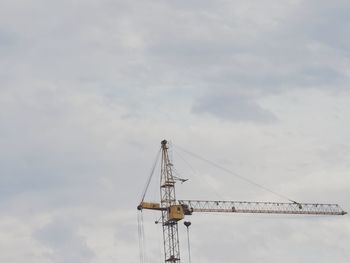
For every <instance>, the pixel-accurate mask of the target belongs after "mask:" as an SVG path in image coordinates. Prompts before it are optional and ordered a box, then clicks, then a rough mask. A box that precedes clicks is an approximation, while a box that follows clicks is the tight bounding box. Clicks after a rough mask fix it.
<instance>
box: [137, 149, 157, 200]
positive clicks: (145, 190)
mask: <svg viewBox="0 0 350 263" xmlns="http://www.w3.org/2000/svg"><path fill="white" fill-rule="evenodd" d="M160 151H161V150H160V149H159V151H158V153H157V156H156V159H155V161H154V164H153V167H152V170H151V173H150V175H149V177H148V179H147V182H146V185H145V188H144V190H143V193H142V197H141V201H140V203H141V202H143V200H144V199H145V196H146V193H147V190H148V187H149V185H150V183H151V181H152V177H153V174H154V170H155V169H156V166H157V163H158V160H159V155H160Z"/></svg>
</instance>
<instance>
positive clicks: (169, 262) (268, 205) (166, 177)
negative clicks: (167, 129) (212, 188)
mask: <svg viewBox="0 0 350 263" xmlns="http://www.w3.org/2000/svg"><path fill="white" fill-rule="evenodd" d="M161 152H162V157H161V176H160V203H151V202H144V201H143V199H142V201H141V203H140V204H139V205H138V206H137V209H138V210H142V209H149V210H157V211H160V212H161V213H162V222H161V223H162V228H163V242H164V257H165V259H164V260H165V263H180V246H179V233H178V221H180V220H182V219H184V217H185V215H192V213H196V212H216V213H218V212H219V213H260V214H261V213H263V214H295V215H345V214H346V212H345V211H343V210H342V208H341V207H340V206H339V205H337V204H318V203H298V202H290V203H281V202H247V201H202V200H176V195H175V183H176V180H175V179H178V178H176V177H174V176H173V171H172V166H173V164H172V163H171V162H170V158H169V153H168V142H167V141H166V140H163V141H162V142H161Z"/></svg>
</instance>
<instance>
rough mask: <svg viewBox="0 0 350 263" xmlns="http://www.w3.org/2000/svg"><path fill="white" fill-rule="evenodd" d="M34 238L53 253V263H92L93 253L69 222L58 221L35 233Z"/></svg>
mask: <svg viewBox="0 0 350 263" xmlns="http://www.w3.org/2000/svg"><path fill="white" fill-rule="evenodd" d="M34 238H36V239H37V240H38V241H40V242H41V243H42V244H43V245H44V246H46V247H48V248H50V249H51V250H52V251H53V252H52V255H50V257H52V259H53V262H59V263H71V262H77V263H83V262H92V259H93V258H94V253H93V251H92V250H91V249H90V248H89V247H88V246H87V245H86V241H85V239H84V237H83V236H81V235H79V234H78V229H77V226H75V225H74V224H72V223H71V222H69V221H65V220H59V219H56V220H54V221H53V222H51V223H49V224H48V225H46V226H45V227H43V228H41V229H39V230H38V231H36V232H35V233H34Z"/></svg>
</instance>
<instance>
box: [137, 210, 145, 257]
mask: <svg viewBox="0 0 350 263" xmlns="http://www.w3.org/2000/svg"><path fill="white" fill-rule="evenodd" d="M141 214H142V211H138V212H137V231H138V238H139V259H140V263H144V262H145V260H144V259H145V247H144V236H143V233H144V232H143V222H142V220H143V218H142V217H141Z"/></svg>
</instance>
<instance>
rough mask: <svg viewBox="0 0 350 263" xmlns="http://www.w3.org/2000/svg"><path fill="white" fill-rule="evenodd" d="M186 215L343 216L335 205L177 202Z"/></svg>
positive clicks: (343, 213) (342, 212)
mask: <svg viewBox="0 0 350 263" xmlns="http://www.w3.org/2000/svg"><path fill="white" fill-rule="evenodd" d="M178 202H179V204H180V205H182V207H183V208H184V212H185V214H187V215H191V214H192V213H193V212H223V213H260V214H297V215H345V214H346V212H345V211H343V209H342V208H341V207H340V206H339V205H337V204H311V203H297V202H293V203H279V202H246V201H200V200H178Z"/></svg>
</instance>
